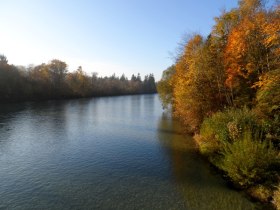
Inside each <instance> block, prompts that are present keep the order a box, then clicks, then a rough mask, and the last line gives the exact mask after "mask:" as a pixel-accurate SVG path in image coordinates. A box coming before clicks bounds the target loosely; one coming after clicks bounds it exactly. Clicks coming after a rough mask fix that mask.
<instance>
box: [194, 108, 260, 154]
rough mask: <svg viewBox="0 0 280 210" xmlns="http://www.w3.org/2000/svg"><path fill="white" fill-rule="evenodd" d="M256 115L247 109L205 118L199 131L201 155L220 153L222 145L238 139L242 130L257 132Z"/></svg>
mask: <svg viewBox="0 0 280 210" xmlns="http://www.w3.org/2000/svg"><path fill="white" fill-rule="evenodd" d="M257 121H258V119H257V117H256V115H255V114H254V113H253V112H251V111H250V110H249V109H247V108H243V109H230V110H226V111H224V112H217V113H215V114H214V115H213V116H212V117H210V118H206V119H205V120H204V121H203V123H202V126H201V129H200V137H199V139H198V144H199V147H200V151H201V152H202V153H203V154H207V155H215V154H217V153H220V152H221V151H222V150H223V148H224V145H225V144H227V143H228V142H233V141H235V140H236V139H238V138H239V137H240V136H241V135H242V133H243V132H244V130H246V129H250V130H252V131H254V130H259V127H260V126H259V125H258V123H257Z"/></svg>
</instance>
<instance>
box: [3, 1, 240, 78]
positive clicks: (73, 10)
mask: <svg viewBox="0 0 280 210" xmlns="http://www.w3.org/2000/svg"><path fill="white" fill-rule="evenodd" d="M236 6H237V0H227V1H222V0H211V1H209V0H0V54H4V55H6V56H7V58H8V60H9V63H10V64H15V65H24V66H27V65H29V64H35V65H37V64H41V63H47V62H49V61H50V60H52V59H54V58H56V59H60V60H62V61H65V62H66V63H67V64H68V65H69V71H73V70H76V69H77V67H78V66H79V65H81V66H82V67H83V69H84V70H85V71H86V72H87V73H91V72H98V74H99V75H101V76H105V75H107V76H109V75H112V74H113V73H116V74H117V75H121V74H122V73H125V74H126V75H127V76H128V77H130V76H131V74H133V73H134V74H137V73H138V72H139V73H140V74H141V75H142V77H143V76H144V75H145V74H148V73H153V74H154V75H155V77H156V79H157V80H158V79H160V77H161V73H162V71H163V70H165V69H166V68H167V67H168V66H170V65H171V64H172V63H173V60H172V58H171V57H170V52H171V53H172V52H174V51H175V49H176V47H177V46H178V43H179V42H180V41H181V40H182V37H183V35H184V34H191V33H194V32H198V33H201V34H202V35H204V36H207V35H208V34H209V33H210V31H211V28H212V26H213V24H214V20H213V18H214V17H215V16H219V15H220V14H221V10H222V9H226V10H229V9H231V8H233V7H236Z"/></svg>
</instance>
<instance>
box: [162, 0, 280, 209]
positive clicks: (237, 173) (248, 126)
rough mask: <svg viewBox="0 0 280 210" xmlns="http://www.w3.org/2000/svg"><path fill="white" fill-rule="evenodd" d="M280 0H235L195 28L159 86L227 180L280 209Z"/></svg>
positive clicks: (164, 98) (165, 100) (166, 101)
mask: <svg viewBox="0 0 280 210" xmlns="http://www.w3.org/2000/svg"><path fill="white" fill-rule="evenodd" d="M279 31H280V5H279V3H278V2H276V1H275V2H273V3H272V5H271V4H270V5H269V6H268V5H265V4H264V2H263V1H260V0H240V1H239V4H238V7H237V8H234V9H232V10H230V11H224V12H222V14H221V15H220V16H219V17H216V18H215V25H214V26H213V28H212V31H211V33H210V34H209V36H208V37H206V38H204V37H202V36H201V35H199V34H193V35H192V36H190V37H189V39H188V40H187V41H186V43H185V44H184V48H183V50H182V52H181V53H179V56H178V57H177V59H176V62H175V64H174V65H173V66H171V67H169V68H168V69H167V70H165V71H164V72H163V75H162V79H161V81H159V83H158V86H157V88H158V92H159V95H160V97H161V100H162V104H163V107H164V108H168V107H172V108H171V109H172V112H173V115H174V117H175V118H177V119H179V120H180V122H181V123H182V125H183V126H184V128H185V130H186V131H187V132H191V133H193V134H194V139H195V141H196V143H197V145H198V148H199V150H200V152H201V153H202V154H203V155H205V156H206V157H207V158H208V159H209V161H210V162H211V163H212V164H213V165H214V166H215V167H216V168H217V169H219V170H220V171H222V173H223V174H224V175H225V176H226V177H227V179H228V180H230V182H231V183H232V185H233V186H234V187H236V188H238V189H243V190H245V191H246V192H248V193H249V194H250V195H251V196H252V197H253V198H255V199H257V200H259V201H262V202H264V203H267V204H269V205H270V204H271V205H273V206H274V207H275V208H276V209H280V197H279V196H280V190H279V189H280V184H279V181H280V173H279V172H280V154H279V148H280V48H279V45H280V34H279Z"/></svg>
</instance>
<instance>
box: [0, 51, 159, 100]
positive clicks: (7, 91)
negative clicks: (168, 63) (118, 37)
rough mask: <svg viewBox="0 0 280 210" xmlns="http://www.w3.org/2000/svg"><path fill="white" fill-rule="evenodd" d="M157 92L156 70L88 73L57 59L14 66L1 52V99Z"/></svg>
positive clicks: (37, 98)
mask: <svg viewBox="0 0 280 210" xmlns="http://www.w3.org/2000/svg"><path fill="white" fill-rule="evenodd" d="M143 93H156V84H155V78H154V75H153V74H149V75H146V76H145V77H144V80H142V79H141V76H140V74H138V75H137V76H135V75H134V74H133V75H132V76H131V79H130V80H129V79H128V78H127V77H126V76H125V75H124V74H123V75H122V76H121V77H117V76H116V75H115V74H113V75H112V76H110V77H98V76H97V73H92V75H91V76H89V75H87V74H86V73H85V72H84V71H83V69H82V67H81V66H79V67H78V69H77V70H76V71H74V72H68V68H67V64H66V63H65V62H63V61H61V60H58V59H54V60H51V61H50V62H49V63H47V64H45V63H43V64H41V65H38V66H32V65H31V66H29V67H23V66H14V65H11V64H9V63H8V60H7V58H6V57H5V56H4V55H0V102H11V101H26V100H46V99H63V98H80V97H92V96H114V95H130V94H143Z"/></svg>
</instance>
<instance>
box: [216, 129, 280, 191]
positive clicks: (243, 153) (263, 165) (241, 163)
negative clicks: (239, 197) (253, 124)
mask: <svg viewBox="0 0 280 210" xmlns="http://www.w3.org/2000/svg"><path fill="white" fill-rule="evenodd" d="M222 155H223V160H222V161H221V163H220V165H219V167H220V168H221V169H222V170H224V171H225V172H226V173H227V175H228V176H229V178H230V179H231V180H232V181H233V182H234V183H235V184H237V185H239V186H240V187H242V188H247V187H249V186H252V185H255V184H258V183H265V182H267V181H273V180H275V179H276V178H277V170H279V166H280V164H279V155H278V153H277V151H276V150H275V149H274V147H273V145H272V144H271V143H269V142H268V141H261V140H260V139H258V138H257V137H256V136H255V137H253V134H252V131H249V130H248V131H245V132H244V134H243V135H242V137H241V138H240V139H238V140H236V141H234V142H232V143H230V142H228V143H226V144H225V146H224V150H223V151H222Z"/></svg>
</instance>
